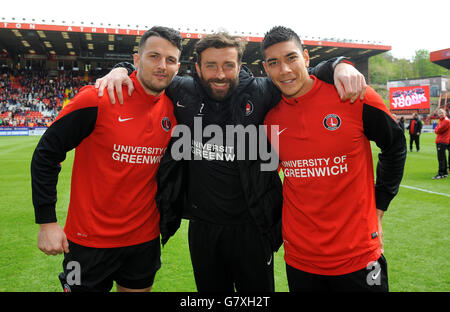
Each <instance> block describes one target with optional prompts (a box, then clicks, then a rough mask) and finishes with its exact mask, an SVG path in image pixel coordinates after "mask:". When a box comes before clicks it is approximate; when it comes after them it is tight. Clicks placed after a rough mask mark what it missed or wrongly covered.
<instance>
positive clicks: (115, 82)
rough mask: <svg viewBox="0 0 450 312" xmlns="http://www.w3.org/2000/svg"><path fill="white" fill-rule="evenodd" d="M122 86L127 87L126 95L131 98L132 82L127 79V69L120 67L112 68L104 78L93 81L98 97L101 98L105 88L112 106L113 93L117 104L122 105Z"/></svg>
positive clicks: (114, 102) (113, 102) (114, 101)
mask: <svg viewBox="0 0 450 312" xmlns="http://www.w3.org/2000/svg"><path fill="white" fill-rule="evenodd" d="M122 85H126V86H127V87H128V95H129V96H131V94H132V93H133V91H134V85H133V82H132V81H131V79H130V77H128V71H127V69H126V68H121V67H118V68H114V69H113V70H111V71H110V72H109V73H108V74H107V75H106V76H104V77H102V78H99V79H97V80H96V81H95V87H96V88H97V89H98V96H99V97H102V96H103V91H104V89H105V88H107V90H108V95H109V99H110V100H111V103H112V104H116V99H115V96H114V91H115V92H116V94H117V99H118V100H119V103H120V104H123V94H122Z"/></svg>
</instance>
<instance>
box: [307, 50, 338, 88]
mask: <svg viewBox="0 0 450 312" xmlns="http://www.w3.org/2000/svg"><path fill="white" fill-rule="evenodd" d="M344 60H346V58H345V57H343V56H339V57H334V58H331V59H329V60H327V61H322V62H320V63H319V64H317V65H316V66H314V67H308V73H309V74H310V75H314V76H316V77H317V78H318V79H320V80H322V81H325V82H326V83H329V84H334V68H335V67H336V65H337V64H339V63H340V62H342V61H344Z"/></svg>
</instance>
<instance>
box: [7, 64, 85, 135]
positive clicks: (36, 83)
mask: <svg viewBox="0 0 450 312" xmlns="http://www.w3.org/2000/svg"><path fill="white" fill-rule="evenodd" d="M88 83H89V81H86V80H85V79H84V77H80V76H78V75H75V74H73V73H71V72H64V73H61V72H60V73H59V74H58V75H57V76H51V75H49V73H48V72H46V71H29V70H11V69H2V70H1V72H0V127H35V126H48V125H49V124H50V123H51V122H53V120H54V119H55V117H56V116H57V115H58V113H59V111H60V110H61V108H62V106H63V104H64V103H66V102H67V101H68V100H70V99H71V98H72V97H74V96H75V94H77V93H78V91H79V89H80V88H81V87H83V86H84V85H86V84H88Z"/></svg>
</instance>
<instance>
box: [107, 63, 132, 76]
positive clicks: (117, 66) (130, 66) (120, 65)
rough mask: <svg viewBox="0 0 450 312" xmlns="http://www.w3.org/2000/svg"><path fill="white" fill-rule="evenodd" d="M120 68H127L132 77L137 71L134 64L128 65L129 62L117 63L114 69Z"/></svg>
mask: <svg viewBox="0 0 450 312" xmlns="http://www.w3.org/2000/svg"><path fill="white" fill-rule="evenodd" d="M120 67H123V68H126V70H127V71H128V75H131V74H132V73H133V72H134V71H135V70H136V67H134V65H133V64H131V63H128V62H120V63H117V64H116V65H114V67H113V69H114V68H120Z"/></svg>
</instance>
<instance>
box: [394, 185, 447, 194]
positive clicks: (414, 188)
mask: <svg viewBox="0 0 450 312" xmlns="http://www.w3.org/2000/svg"><path fill="white" fill-rule="evenodd" d="M400 186H402V187H405V188H408V189H412V190H417V191H421V192H425V193H430V194H436V195H442V196H447V197H450V195H449V194H445V193H438V192H433V191H429V190H424V189H421V188H418V187H414V186H408V185H400Z"/></svg>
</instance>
